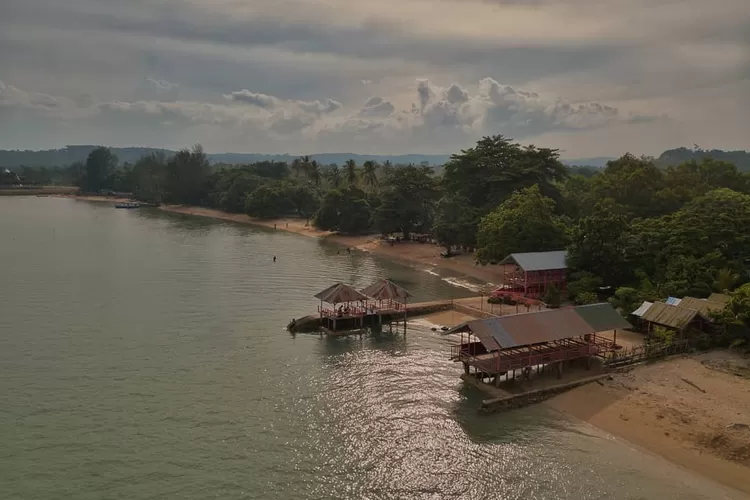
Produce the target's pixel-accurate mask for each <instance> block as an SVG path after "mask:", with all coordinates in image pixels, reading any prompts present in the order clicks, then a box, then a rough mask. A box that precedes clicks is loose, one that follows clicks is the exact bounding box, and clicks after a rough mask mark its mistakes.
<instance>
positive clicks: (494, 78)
mask: <svg viewBox="0 0 750 500" xmlns="http://www.w3.org/2000/svg"><path fill="white" fill-rule="evenodd" d="M748 26H750V2H748V1H747V0H721V1H720V2H718V3H711V2H705V1H704V0H679V1H678V0H630V1H628V2H622V1H619V0H508V1H503V0H442V1H438V0H380V1H379V2H351V1H347V0H319V1H315V2H311V1H309V0H308V1H303V0H252V1H251V0H158V1H154V0H129V1H128V2H102V1H100V0H66V1H64V2H62V1H59V0H4V1H3V2H0V148H6V149H7V148H31V149H39V148H54V147H61V146H64V145H66V144H84V143H85V144H91V143H102V144H108V145H113V146H126V145H143V146H156V147H170V148H176V147H182V146H185V145H190V144H192V143H195V142H200V143H202V144H203V145H204V147H205V148H206V149H207V150H208V151H212V152H213V151H217V152H218V151H243V152H268V153H274V152H290V153H300V154H302V153H316V152H333V151H336V152H354V153H382V154H387V153H407V152H422V153H450V152H455V151H457V150H458V149H460V148H464V147H467V146H470V145H471V144H472V143H473V142H474V141H476V140H477V139H478V138H480V137H481V136H483V135H488V134H496V133H502V134H505V135H507V136H510V137H513V138H515V139H518V140H520V141H522V142H524V143H534V144H537V145H542V146H549V147H557V148H560V149H562V150H563V155H564V156H567V157H579V156H599V155H619V154H622V153H623V152H625V151H633V152H637V153H646V154H658V153H660V152H661V151H662V150H663V149H666V148H670V147H676V146H681V145H685V146H690V145H692V144H693V143H698V144H700V145H701V146H703V147H717V148H739V149H750V143H748V140H749V139H748V137H750V113H748V111H750V29H748Z"/></svg>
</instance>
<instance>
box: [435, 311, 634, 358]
mask: <svg viewBox="0 0 750 500" xmlns="http://www.w3.org/2000/svg"><path fill="white" fill-rule="evenodd" d="M629 326H630V323H628V322H627V321H625V320H624V319H623V318H622V317H621V316H620V315H619V314H618V313H617V312H616V311H615V310H614V309H612V306H610V305H609V304H592V305H588V306H579V307H571V308H566V309H547V310H544V311H536V312H529V313H522V314H511V315H508V316H498V317H494V318H487V319H478V320H474V321H468V322H466V323H462V324H460V325H458V326H456V327H454V328H452V329H451V330H449V331H448V332H447V333H460V332H471V333H472V334H474V335H475V336H476V337H477V338H478V339H479V341H480V342H481V343H482V344H483V345H484V347H485V348H486V349H487V350H488V351H496V350H499V349H508V348H511V347H520V346H526V345H531V344H541V343H544V342H552V341H555V340H561V339H566V338H574V337H582V336H584V335H588V334H592V333H597V332H602V331H608V330H614V329H617V328H626V327H629Z"/></svg>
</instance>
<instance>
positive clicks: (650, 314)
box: [642, 302, 707, 330]
mask: <svg viewBox="0 0 750 500" xmlns="http://www.w3.org/2000/svg"><path fill="white" fill-rule="evenodd" d="M699 316H700V317H702V318H703V319H707V318H706V317H705V316H704V315H703V314H701V312H700V311H698V310H696V309H689V308H687V307H684V306H682V305H680V306H673V305H670V304H665V303H664V302H654V303H653V304H652V305H651V307H649V308H648V310H647V311H646V312H645V313H644V314H643V316H642V318H643V319H644V320H645V321H648V322H649V323H655V324H657V325H661V326H666V327H669V328H676V329H678V330H682V329H683V328H685V327H686V326H687V325H688V324H689V323H690V322H691V321H693V320H694V319H695V318H696V317H699Z"/></svg>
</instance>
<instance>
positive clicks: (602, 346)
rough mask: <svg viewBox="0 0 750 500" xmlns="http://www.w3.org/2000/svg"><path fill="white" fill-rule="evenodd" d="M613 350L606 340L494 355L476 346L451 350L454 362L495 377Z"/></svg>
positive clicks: (561, 343) (572, 341)
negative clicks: (512, 371) (513, 371)
mask: <svg viewBox="0 0 750 500" xmlns="http://www.w3.org/2000/svg"><path fill="white" fill-rule="evenodd" d="M613 349H614V343H613V342H612V341H611V340H609V339H603V338H595V339H592V340H591V341H590V342H584V341H582V340H576V339H563V340H560V341H556V342H548V343H545V344H542V345H538V346H522V347H517V348H510V349H503V350H501V351H493V352H486V351H484V350H483V349H478V348H476V347H474V344H462V345H455V346H452V347H451V359H452V360H453V361H460V362H462V363H464V364H465V365H467V366H471V367H474V368H475V369H476V370H477V371H479V372H483V373H486V374H489V375H495V374H504V373H507V372H509V371H511V370H518V369H523V368H527V367H533V366H540V365H549V364H553V363H557V362H561V361H569V360H573V359H579V358H586V357H591V356H598V355H601V354H603V353H605V352H608V351H610V350H613ZM482 351H484V352H482Z"/></svg>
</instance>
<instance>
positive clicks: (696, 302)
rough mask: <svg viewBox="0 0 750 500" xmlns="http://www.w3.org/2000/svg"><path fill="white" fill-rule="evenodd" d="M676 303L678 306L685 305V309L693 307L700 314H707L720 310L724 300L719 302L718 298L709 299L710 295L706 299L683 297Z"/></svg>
mask: <svg viewBox="0 0 750 500" xmlns="http://www.w3.org/2000/svg"><path fill="white" fill-rule="evenodd" d="M725 297H726V296H725ZM727 299H728V297H727ZM677 305H678V306H679V307H685V308H687V309H694V310H696V311H700V312H701V313H702V314H708V313H709V312H711V311H720V310H722V309H724V306H725V305H726V302H720V301H718V300H717V301H713V300H710V297H709V298H708V299H696V298H695V297H685V298H684V299H682V300H681V301H680V303H679V304H677Z"/></svg>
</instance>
